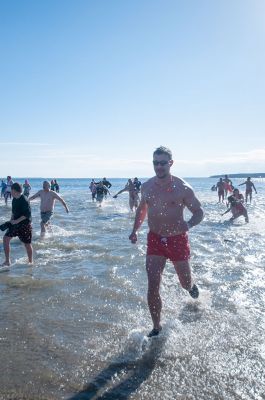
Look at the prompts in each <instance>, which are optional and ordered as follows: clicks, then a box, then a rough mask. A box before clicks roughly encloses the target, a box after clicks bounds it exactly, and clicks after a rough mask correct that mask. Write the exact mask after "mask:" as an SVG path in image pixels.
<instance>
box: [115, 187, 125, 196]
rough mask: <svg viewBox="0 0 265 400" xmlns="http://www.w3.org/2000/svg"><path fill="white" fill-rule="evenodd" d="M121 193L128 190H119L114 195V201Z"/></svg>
mask: <svg viewBox="0 0 265 400" xmlns="http://www.w3.org/2000/svg"><path fill="white" fill-rule="evenodd" d="M123 192H128V188H127V187H125V188H124V189H121V190H120V191H119V192H118V193H116V194H115V195H114V196H113V197H114V199H116V198H117V197H118V194H121V193H123Z"/></svg>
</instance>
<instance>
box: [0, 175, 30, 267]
mask: <svg viewBox="0 0 265 400" xmlns="http://www.w3.org/2000/svg"><path fill="white" fill-rule="evenodd" d="M11 194H12V197H13V200H12V215H11V219H10V221H9V224H7V227H8V229H7V231H6V233H5V235H4V238H3V244H4V252H5V258H6V259H5V261H4V263H3V264H2V267H8V266H10V264H11V263H10V241H11V239H12V238H13V237H16V236H18V238H19V239H20V241H21V242H22V243H24V245H25V248H26V252H27V255H28V261H29V263H30V264H32V262H33V255H32V254H33V251H32V245H31V238H32V226H31V208H30V204H29V201H28V199H27V198H26V197H25V196H24V195H23V194H22V186H21V185H20V184H19V183H17V182H15V183H13V184H12V186H11Z"/></svg>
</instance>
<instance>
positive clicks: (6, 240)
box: [2, 236, 12, 266]
mask: <svg viewBox="0 0 265 400" xmlns="http://www.w3.org/2000/svg"><path fill="white" fill-rule="evenodd" d="M11 239H12V238H11V237H8V236H4V237H3V244H4V252H5V257H6V259H5V261H4V262H3V264H2V266H9V265H11V262H10V241H11Z"/></svg>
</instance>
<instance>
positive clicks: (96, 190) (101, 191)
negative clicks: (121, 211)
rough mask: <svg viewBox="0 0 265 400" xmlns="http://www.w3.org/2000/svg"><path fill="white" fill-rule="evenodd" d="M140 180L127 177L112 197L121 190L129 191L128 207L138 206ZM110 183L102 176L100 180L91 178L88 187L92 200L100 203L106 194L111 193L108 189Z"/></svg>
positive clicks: (121, 191)
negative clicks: (124, 183)
mask: <svg viewBox="0 0 265 400" xmlns="http://www.w3.org/2000/svg"><path fill="white" fill-rule="evenodd" d="M141 185H142V183H141V181H139V179H138V178H134V179H133V180H132V179H128V182H127V183H126V185H125V187H124V188H123V189H121V190H120V191H119V192H118V193H116V194H115V195H114V196H113V198H114V199H116V198H117V197H118V195H119V194H121V193H123V192H128V193H129V207H130V209H131V210H132V211H133V210H136V208H137V207H138V204H139V201H140V198H139V193H140V191H141ZM111 186H112V184H111V183H110V182H109V181H108V180H107V179H106V178H103V179H102V180H101V181H99V182H96V181H95V179H92V181H91V183H90V185H89V189H90V191H91V195H92V201H95V200H96V201H97V202H98V203H99V204H100V205H101V203H102V201H103V200H104V198H106V197H107V195H108V194H109V195H111V193H110V191H109V189H110V188H111Z"/></svg>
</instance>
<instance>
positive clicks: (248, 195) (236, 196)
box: [211, 175, 257, 222]
mask: <svg viewBox="0 0 265 400" xmlns="http://www.w3.org/2000/svg"><path fill="white" fill-rule="evenodd" d="M242 185H246V190H245V201H246V204H247V202H248V199H249V202H250V203H251V202H252V193H253V190H254V191H255V193H256V194H257V189H256V187H255V185H254V183H253V182H252V181H251V177H250V176H249V177H248V178H247V180H246V181H245V182H242V183H240V184H239V185H238V186H242ZM211 190H217V194H218V202H219V203H221V202H222V203H223V202H224V200H225V198H227V207H228V209H227V210H226V211H225V212H224V213H223V214H221V215H222V216H223V215H225V214H227V213H228V212H229V211H231V212H232V217H231V218H230V221H233V220H235V219H236V218H238V217H240V216H241V215H243V216H244V217H245V221H246V222H249V218H248V212H247V209H246V207H245V206H244V204H243V203H244V196H243V195H242V194H241V193H240V192H239V189H236V188H235V187H234V186H233V184H232V181H231V179H229V177H228V175H225V177H224V178H220V179H219V181H218V182H217V183H216V185H213V186H212V188H211ZM228 193H231V194H230V196H227V195H228Z"/></svg>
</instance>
